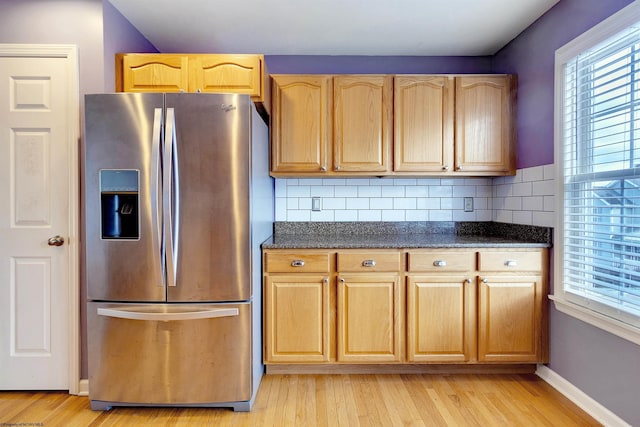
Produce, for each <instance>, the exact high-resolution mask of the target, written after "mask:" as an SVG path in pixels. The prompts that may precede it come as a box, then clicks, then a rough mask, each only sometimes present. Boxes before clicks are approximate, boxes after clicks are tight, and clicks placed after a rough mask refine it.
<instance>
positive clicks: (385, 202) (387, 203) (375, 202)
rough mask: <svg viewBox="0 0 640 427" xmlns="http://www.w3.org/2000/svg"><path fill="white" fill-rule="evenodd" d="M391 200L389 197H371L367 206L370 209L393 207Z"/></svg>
mask: <svg viewBox="0 0 640 427" xmlns="http://www.w3.org/2000/svg"><path fill="white" fill-rule="evenodd" d="M393 200H394V199H392V198H390V197H385V198H382V197H380V198H371V199H369V208H371V209H393Z"/></svg>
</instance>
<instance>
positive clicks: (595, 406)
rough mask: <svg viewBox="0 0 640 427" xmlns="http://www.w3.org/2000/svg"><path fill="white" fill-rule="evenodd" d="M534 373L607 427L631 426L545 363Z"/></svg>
mask: <svg viewBox="0 0 640 427" xmlns="http://www.w3.org/2000/svg"><path fill="white" fill-rule="evenodd" d="M536 375H538V376H539V377H540V378H542V379H543V380H544V381H545V382H547V383H548V384H549V385H551V387H553V388H555V389H556V390H558V391H559V392H560V393H562V394H563V395H564V396H565V397H566V398H567V399H569V400H571V401H572V402H573V403H575V404H576V405H578V406H579V407H580V408H581V409H582V410H583V411H585V412H586V413H588V414H589V415H591V416H592V417H593V418H595V419H596V421H598V422H599V423H602V424H603V425H605V426H607V427H609V426H611V427H631V425H630V424H628V423H627V422H625V421H624V420H623V419H622V418H620V417H618V416H617V415H616V414H614V413H613V412H611V411H610V410H608V409H607V408H605V407H604V406H602V405H601V404H600V403H598V402H597V401H595V400H594V399H592V398H591V397H589V396H588V395H587V394H586V393H584V392H583V391H582V390H580V389H579V388H578V387H576V386H574V385H573V384H571V383H570V382H569V381H567V380H566V379H564V378H563V377H561V376H560V375H558V374H557V373H556V372H555V371H553V370H551V369H549V368H548V367H547V366H545V365H538V369H536Z"/></svg>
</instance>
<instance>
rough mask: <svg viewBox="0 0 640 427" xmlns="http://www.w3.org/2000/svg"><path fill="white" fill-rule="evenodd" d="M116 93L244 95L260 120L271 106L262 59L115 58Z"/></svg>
mask: <svg viewBox="0 0 640 427" xmlns="http://www.w3.org/2000/svg"><path fill="white" fill-rule="evenodd" d="M116 91H119V92H210V93H239V94H246V95H251V98H252V99H253V101H254V102H255V104H256V107H257V109H258V111H259V112H260V113H261V114H263V117H264V115H265V114H267V115H268V112H269V108H270V104H271V99H270V85H269V73H268V71H267V69H266V65H265V62H264V56H263V55H251V54H164V53H158V54H153V53H126V54H117V55H116Z"/></svg>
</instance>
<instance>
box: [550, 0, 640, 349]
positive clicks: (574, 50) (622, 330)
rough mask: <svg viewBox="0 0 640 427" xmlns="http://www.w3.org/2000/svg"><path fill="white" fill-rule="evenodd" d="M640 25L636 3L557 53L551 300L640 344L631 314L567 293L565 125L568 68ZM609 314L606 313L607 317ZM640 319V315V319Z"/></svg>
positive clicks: (563, 309)
mask: <svg viewBox="0 0 640 427" xmlns="http://www.w3.org/2000/svg"><path fill="white" fill-rule="evenodd" d="M638 23H640V1H635V2H633V3H631V4H630V5H628V6H627V7H625V8H623V9H621V10H620V11H618V12H617V13H615V14H614V15H612V16H610V17H609V18H607V19H606V20H604V21H602V22H601V23H599V24H597V25H596V26H594V27H592V28H591V29H589V30H587V31H586V32H584V33H583V34H582V35H580V36H578V37H576V38H575V39H574V40H572V41H570V42H569V43H567V44H566V45H564V46H562V47H561V48H559V49H558V50H556V52H555V71H554V77H555V82H554V83H555V94H554V103H555V105H554V147H555V169H556V197H557V203H556V227H555V230H554V240H555V244H554V265H555V268H554V293H553V295H550V296H549V298H550V299H551V300H553V301H554V305H555V308H556V309H557V310H558V311H560V312H563V313H565V314H568V315H570V316H573V317H575V318H578V319H580V320H582V321H584V322H586V323H589V324H591V325H593V326H596V327H598V328H601V329H603V330H606V331H608V332H610V333H613V334H615V335H617V336H620V337H622V338H624V339H627V340H629V341H631V342H634V343H636V344H638V345H640V327H636V326H633V325H631V324H629V323H628V322H626V321H624V320H621V319H625V318H627V319H628V316H629V315H628V314H621V315H620V316H619V317H618V316H617V315H616V310H615V309H614V308H611V309H609V310H605V311H604V312H603V311H602V310H601V309H598V311H595V310H594V309H593V308H590V306H593V305H597V304H598V303H597V302H596V301H595V300H590V299H589V298H586V297H583V298H576V296H575V295H569V294H571V293H569V292H565V290H564V278H563V276H564V266H563V259H564V249H565V248H564V238H565V233H564V221H565V218H564V210H565V209H564V205H565V199H564V192H565V188H564V187H565V186H564V182H565V177H564V139H565V138H564V122H565V89H566V88H565V75H564V74H565V65H566V64H567V63H568V62H570V61H571V60H572V59H574V58H575V57H576V56H578V55H580V54H581V53H583V52H585V51H587V50H589V49H591V48H593V47H594V46H596V45H598V44H600V43H602V42H603V41H605V40H607V39H609V38H611V37H613V36H615V35H616V34H618V33H620V32H621V31H624V30H625V29H626V28H628V27H630V26H632V25H634V24H638ZM605 313H606V314H605ZM638 320H640V316H639V317H638Z"/></svg>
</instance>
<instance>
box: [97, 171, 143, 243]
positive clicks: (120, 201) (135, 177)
mask: <svg viewBox="0 0 640 427" xmlns="http://www.w3.org/2000/svg"><path fill="white" fill-rule="evenodd" d="M139 175H140V172H139V171H138V170H134V169H102V170H101V171H100V204H101V206H100V208H101V221H100V223H101V227H102V238H103V239H117V240H120V239H124V240H127V239H128V240H137V239H139V238H140V220H139V209H138V207H139V197H138V192H139V188H140V180H139Z"/></svg>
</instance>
